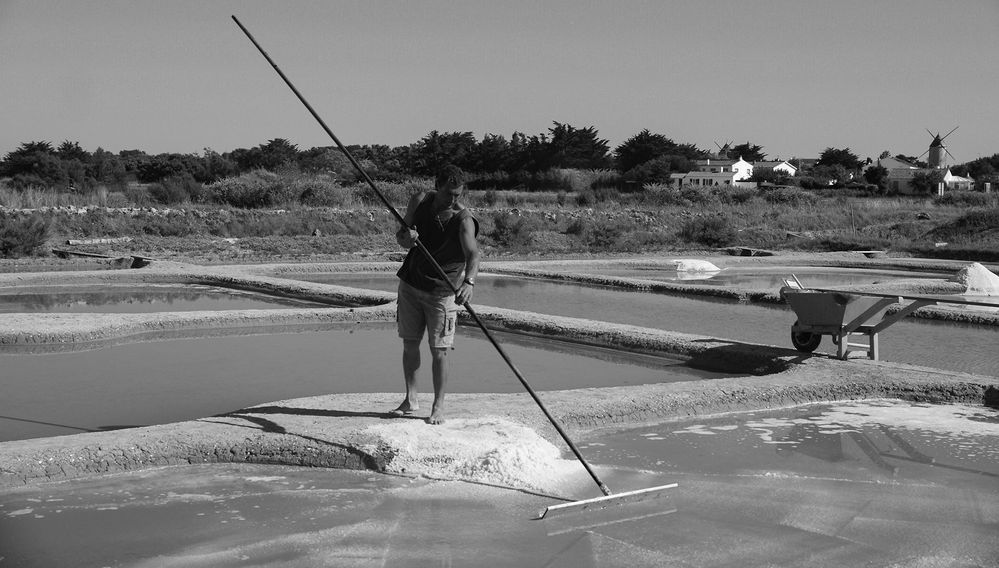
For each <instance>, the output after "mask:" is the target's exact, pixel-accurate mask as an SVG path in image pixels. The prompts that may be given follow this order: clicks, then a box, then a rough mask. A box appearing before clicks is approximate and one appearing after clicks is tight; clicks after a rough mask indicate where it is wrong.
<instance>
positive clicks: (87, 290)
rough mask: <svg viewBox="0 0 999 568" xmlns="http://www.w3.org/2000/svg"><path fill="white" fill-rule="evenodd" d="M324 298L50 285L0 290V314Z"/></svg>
mask: <svg viewBox="0 0 999 568" xmlns="http://www.w3.org/2000/svg"><path fill="white" fill-rule="evenodd" d="M328 306H329V304H320V303H318V302H309V301H306V300H299V299H296V298H286V297H281V296H269V295H266V294H259V293H255V292H246V291H241V290H233V289H230V288H221V287H218V286H206V285H201V284H143V285H104V286H99V287H98V286H73V287H68V286H50V287H46V288H42V289H39V288H36V289H33V290H32V292H31V293H21V292H17V293H11V291H10V290H0V314H2V313H18V312H32V313H33V312H43V313H44V312H64V313H150V312H187V311H199V310H253V309H274V308H305V307H328Z"/></svg>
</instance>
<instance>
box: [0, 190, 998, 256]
mask: <svg viewBox="0 0 999 568" xmlns="http://www.w3.org/2000/svg"><path fill="white" fill-rule="evenodd" d="M553 175H558V176H566V179H570V180H571V182H572V185H573V187H578V188H579V189H578V191H574V192H566V191H551V192H527V191H520V190H497V189H488V190H487V189H482V190H468V191H466V197H465V202H466V204H467V205H468V206H470V207H471V208H472V209H473V211H475V213H476V215H477V217H478V219H479V221H480V224H481V227H480V243H481V245H482V246H483V249H484V251H486V253H487V254H501V253H517V254H531V253H542V254H543V253H546V252H550V253H562V254H565V253H580V254H599V253H615V252H631V253H643V252H657V251H671V252H672V251H682V250H710V249H717V248H719V247H726V246H745V247H752V248H763V249H774V250H859V249H888V250H890V251H893V252H895V253H899V254H915V255H926V256H935V257H946V255H948V254H953V257H954V258H960V259H964V260H985V261H988V260H991V259H994V258H999V230H997V229H996V227H999V203H997V201H996V199H995V196H993V195H986V194H975V195H963V196H954V197H951V198H949V199H940V198H933V199H931V198H923V199H918V198H911V197H905V198H890V197H848V196H843V195H836V194H831V196H827V197H823V196H819V195H817V194H815V193H813V192H808V191H803V190H801V189H797V188H782V189H769V190H765V191H757V190H747V189H729V188H703V189H699V188H683V189H679V190H678V189H676V188H670V187H668V186H649V187H647V188H646V191H644V192H635V193H619V192H617V191H616V190H614V189H613V188H606V187H600V184H599V183H597V182H598V181H599V180H600V179H601V176H604V175H605V174H604V173H601V172H595V173H590V174H588V175H583V174H573V173H572V172H568V171H565V172H562V171H560V172H556V173H555V174H553ZM572 176H575V177H572ZM431 187H432V183H431V182H430V181H429V180H411V181H408V182H394V183H381V184H379V188H380V189H381V190H382V192H383V193H384V194H385V195H386V197H387V198H388V199H389V200H390V202H391V203H392V204H393V205H394V206H395V207H396V208H397V210H400V211H402V210H403V209H404V208H405V205H406V203H407V202H408V200H409V198H410V196H411V195H413V194H414V193H416V192H419V191H423V190H427V189H430V188H431ZM182 189H183V191H180V190H179V189H177V188H171V187H166V186H164V187H159V188H153V191H150V187H149V186H140V185H137V184H133V185H130V186H128V187H125V188H121V190H111V189H110V188H104V187H99V188H97V189H95V190H93V191H91V192H88V193H58V192H52V191H49V190H44V189H41V188H28V189H25V190H14V189H11V188H9V187H7V186H6V185H4V184H3V183H0V205H3V206H4V207H5V208H7V210H8V211H6V212H4V211H3V210H0V215H2V217H0V218H2V219H3V220H4V227H7V228H8V232H7V233H6V234H7V239H8V245H6V247H7V248H6V249H5V251H4V252H3V254H4V255H6V256H25V255H31V254H44V252H45V250H46V247H45V246H38V245H37V242H36V241H37V240H38V238H39V235H41V236H44V237H45V238H47V239H48V240H49V241H51V242H57V241H60V240H64V239H67V238H100V237H119V236H130V237H133V242H132V243H131V244H130V245H129V246H132V247H136V248H133V249H131V250H130V251H126V252H135V253H145V254H149V255H150V256H156V254H154V253H156V252H170V253H171V254H177V255H180V256H185V255H186V256H187V257H189V258H192V259H197V258H199V256H204V255H209V256H218V257H219V258H224V257H225V254H224V253H222V252H219V251H218V250H216V248H217V243H219V242H222V241H221V239H226V238H228V239H233V238H235V239H240V240H241V241H242V242H241V243H240V246H239V247H237V248H239V249H240V250H241V251H244V252H245V251H247V250H250V251H255V252H254V254H259V255H261V257H266V256H267V255H285V256H293V257H295V256H306V255H325V254H347V253H352V252H360V251H365V250H367V251H370V250H382V251H395V246H394V244H393V239H392V236H391V235H392V232H393V231H394V230H395V220H394V218H393V217H391V216H390V215H389V213H388V212H387V211H386V210H385V208H384V206H383V204H382V203H381V201H380V200H379V199H378V198H377V196H376V195H375V194H374V192H373V191H372V190H371V188H370V187H368V186H367V185H365V184H356V183H349V184H344V183H341V182H340V181H338V180H337V179H335V178H333V177H331V176H304V175H301V174H281V175H278V174H272V173H270V172H264V171H260V172H253V173H251V174H246V175H244V176H240V178H231V179H230V180H226V181H225V183H222V182H220V183H219V184H211V185H208V186H205V187H203V188H194V187H189V186H188V187H185V188H182ZM175 190H176V191H175ZM202 190H203V191H202ZM185 195H186V196H187V197H186V198H185V197H184V196H185ZM153 196H159V197H160V199H163V198H164V196H167V197H168V198H169V199H170V200H176V199H182V201H181V202H179V203H176V204H173V205H171V206H170V209H169V210H165V209H164V207H163V205H161V204H159V203H157V201H156V200H155V199H154V197H153ZM945 197H946V196H945ZM192 201H193V202H192ZM265 203H266V204H269V205H267V206H266V207H262V204H265ZM236 204H240V205H242V206H236ZM248 205H253V207H248ZM69 206H74V207H76V208H82V207H88V206H92V209H90V210H87V211H86V212H83V213H81V212H80V211H79V209H77V210H75V211H70V210H69V209H68V207H69ZM45 207H48V208H53V207H57V208H64V209H60V210H49V211H44V212H37V213H35V215H36V216H37V217H33V219H36V220H37V223H42V224H43V225H44V226H45V228H46V230H45V231H44V232H40V230H39V228H38V227H40V225H37V224H36V225H31V226H30V227H29V226H28V225H25V224H23V223H22V224H19V225H17V227H18V228H16V229H11V228H10V227H14V225H13V224H12V223H13V221H12V219H17V218H20V217H21V216H23V215H22V214H19V213H12V212H10V211H9V210H10V209H38V208H45ZM143 207H144V209H137V208H143ZM151 207H157V209H151ZM33 222H34V221H33ZM18 239H21V240H23V241H24V243H23V245H22V244H19V243H17V242H14V241H17V240H18ZM251 242H252V243H254V244H253V246H245V244H246V243H251ZM940 242H947V243H948V244H947V245H945V246H938V243H940ZM212 243H215V244H212ZM281 243H284V244H281ZM218 246H221V245H218ZM227 246H228V245H227ZM142 247H145V248H142ZM948 247H949V248H948ZM49 248H50V247H49ZM223 248H225V247H223ZM230 248H231V247H230ZM91 252H101V251H91ZM219 255H221V256H219Z"/></svg>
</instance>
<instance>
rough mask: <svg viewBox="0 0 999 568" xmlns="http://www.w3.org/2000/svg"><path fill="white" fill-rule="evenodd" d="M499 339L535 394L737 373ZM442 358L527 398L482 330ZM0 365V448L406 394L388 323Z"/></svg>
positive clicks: (464, 334) (481, 382) (493, 388)
mask: <svg viewBox="0 0 999 568" xmlns="http://www.w3.org/2000/svg"><path fill="white" fill-rule="evenodd" d="M495 335H496V337H497V341H499V342H500V343H501V345H503V347H504V350H505V351H506V352H507V353H508V355H509V356H510V358H511V359H512V360H513V361H514V362H515V363H516V365H517V368H518V369H520V371H521V372H522V373H523V375H524V376H525V377H526V378H527V380H528V381H529V382H530V384H531V386H532V387H533V388H534V389H535V390H540V391H544V390H560V389H571V388H586V387H604V386H621V385H637V384H647V383H657V382H674V381H689V380H700V379H710V378H718V377H724V376H736V375H735V374H733V373H728V374H722V373H713V372H709V371H702V370H697V369H692V368H690V367H687V366H685V365H684V364H683V361H680V360H676V359H669V358H665V357H654V356H646V355H638V354H630V353H622V352H618V351H615V350H611V349H599V348H592V347H583V346H578V345H574V344H571V343H564V342H559V341H544V340H540V339H531V338H525V337H523V336H518V335H513V334H505V333H496V334H495ZM422 350H423V361H424V365H423V368H422V369H421V383H422V384H421V390H422V392H423V393H425V394H424V396H425V397H428V396H432V393H433V390H432V387H431V381H430V371H429V365H430V360H429V352H428V350H427V347H426V345H425V344H424V345H423V347H422ZM449 360H450V362H451V373H450V380H449V383H448V390H449V392H466V393H482V392H522V390H523V387H522V386H521V384H520V382H519V381H517V379H516V377H515V376H514V375H513V374H512V372H511V371H510V370H509V368H508V367H507V366H506V365H505V363H504V362H503V360H502V359H501V358H500V356H499V355H498V354H497V353H496V351H495V350H494V348H493V347H492V345H491V344H490V343H489V342H488V341H487V340H486V339H485V337H484V336H483V335H482V333H481V332H480V331H479V330H477V329H469V328H464V327H462V328H459V330H458V337H457V338H456V341H455V349H454V350H453V351H451V352H450V355H449ZM0 368H3V369H4V375H3V376H4V395H3V396H2V397H0V441H4V440H16V439H25V438H34V437H41V436H56V435H63V434H72V433H78V432H85V431H94V430H107V429H115V428H120V427H128V426H144V425H149V424H162V423H167V422H176V421H181V420H191V419H196V418H201V417H205V416H213V415H216V414H220V413H225V412H230V411H233V410H238V409H240V408H244V407H246V406H249V405H254V404H262V403H265V402H270V401H275V400H283V399H289V398H298V397H306V396H315V395H321V394H330V393H352V392H362V393H381V392H400V393H401V392H403V380H402V371H401V368H402V344H401V341H400V340H399V338H398V337H397V335H396V329H395V324H391V323H390V324H357V325H341V326H329V327H328V328H327V329H326V330H325V331H315V330H309V331H301V332H297V333H296V332H291V331H289V332H287V333H270V334H258V335H238V336H223V337H201V338H195V339H173V340H167V341H154V342H145V343H129V344H125V345H121V346H113V347H106V348H103V349H96V350H91V351H79V352H67V353H48V354H30V353H9V352H8V353H4V352H2V351H0ZM473 377H474V380H472V378H473ZM424 400H425V401H426V400H427V399H424ZM427 407H428V408H429V403H428V404H427ZM372 410H375V411H377V410H380V409H372ZM386 410H388V409H386Z"/></svg>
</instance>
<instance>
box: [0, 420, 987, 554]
mask: <svg viewBox="0 0 999 568" xmlns="http://www.w3.org/2000/svg"><path fill="white" fill-rule="evenodd" d="M426 427H427V428H433V427H431V426H426ZM997 439H999V424H997V413H996V411H994V410H990V409H984V408H980V407H968V406H960V405H952V406H929V405H920V404H906V403H897V402H887V401H884V402H873V403H871V402H868V403H851V404H826V405H815V406H808V407H799V408H795V409H785V410H781V411H776V412H762V413H760V412H754V413H742V414H730V415H725V416H718V417H713V418H707V419H705V418H697V419H693V420H687V421H685V422H682V423H670V424H661V425H658V426H656V427H653V428H640V429H631V430H620V431H616V432H611V433H605V434H602V435H599V436H595V437H591V438H590V439H588V440H586V441H585V443H582V444H580V446H581V447H582V448H583V451H584V453H586V454H587V456H588V457H589V458H590V460H591V461H592V462H593V463H594V464H595V465H596V467H597V468H598V470H599V471H600V474H601V476H602V477H603V479H605V480H606V481H607V482H608V485H610V486H611V487H612V488H614V489H615V491H617V492H623V491H627V490H632V489H639V488H643V487H651V486H655V485H662V484H665V483H667V482H671V481H676V482H679V486H678V487H677V488H676V489H675V492H674V493H670V494H669V496H668V497H666V498H664V499H662V500H656V501H652V502H643V503H633V504H627V505H621V506H619V507H616V508H614V510H607V511H602V512H600V513H597V514H590V513H582V514H579V515H578V516H575V517H571V518H570V517H569V516H566V517H560V518H558V519H557V521H558V522H549V521H547V520H545V521H535V520H531V518H532V516H533V514H534V512H536V511H537V510H539V509H540V508H543V507H544V506H547V505H550V504H552V502H553V498H552V497H551V496H541V495H537V494H534V493H525V492H521V491H511V490H507V489H502V488H500V487H498V486H492V485H490V486H486V485H482V484H465V483H455V482H446V483H442V482H438V481H431V480H427V479H407V478H403V477H399V476H384V475H379V474H375V473H372V472H353V471H336V470H326V469H321V468H295V467H286V466H263V465H247V464H213V465H193V466H182V467H170V468H155V469H150V470H145V471H139V472H130V473H123V474H116V475H111V476H103V477H96V478H88V479H78V480H71V481H66V482H60V483H51V484H39V485H35V486H31V487H25V488H16V489H8V490H0V550H2V551H3V554H4V563H5V565H7V564H10V565H11V566H35V565H44V566H68V565H80V566H83V565H86V566H105V565H134V566H146V565H157V566H159V565H163V563H164V562H166V564H167V565H170V566H185V567H206V568H207V567H212V568H215V567H219V566H234V567H235V566H245V565H248V564H252V565H253V566H260V567H273V568H278V567H283V566H290V565H294V566H320V565H335V566H341V565H342V566H367V565H379V566H383V565H387V566H498V567H508V566H509V567H515V566H516V567H520V566H551V567H556V566H571V567H573V568H585V567H603V566H650V567H651V566H719V567H721V566H726V567H731V566H830V567H832V566H835V567H840V566H994V565H995V558H996V552H997V551H999V533H997V532H996V530H995V522H996V515H997V511H999V494H997V493H996V491H995V488H996V486H997V485H996V484H997V477H996V476H997V475H999V472H997V466H996V457H997V455H996V454H997V453H999V450H997V447H996V440H997ZM861 446H863V447H861ZM879 462H880V463H879ZM656 464H659V465H656ZM650 465H652V466H653V467H652V468H651V469H653V470H657V471H648V470H649V469H650V467H649V466H650ZM886 465H887V466H890V467H886ZM610 466H613V467H610ZM636 468H640V469H636ZM664 470H665V471H664ZM608 474H609V475H608ZM579 477H580V479H567V480H566V485H567V486H573V487H575V486H576V485H577V484H578V483H579V481H584V482H586V484H587V485H588V486H587V487H586V488H585V490H584V491H583V492H581V493H580V495H579V498H583V497H593V496H595V495H594V492H595V491H596V489H595V488H594V487H593V484H592V483H591V482H590V480H589V479H588V478H587V476H586V475H585V474H583V473H580V476H579ZM580 487H582V486H580ZM597 493H599V492H597ZM150 527H155V530H150ZM123 559H124V560H123ZM123 561H124V562H125V564H122V562H123Z"/></svg>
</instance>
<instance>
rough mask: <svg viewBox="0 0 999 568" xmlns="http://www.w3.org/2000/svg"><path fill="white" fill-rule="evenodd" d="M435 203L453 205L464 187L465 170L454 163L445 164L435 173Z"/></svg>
mask: <svg viewBox="0 0 999 568" xmlns="http://www.w3.org/2000/svg"><path fill="white" fill-rule="evenodd" d="M435 185H436V187H437V203H438V205H441V206H444V205H447V206H453V205H454V204H455V203H457V202H458V199H459V198H460V197H461V194H462V193H463V192H464V189H465V172H463V171H461V168H459V167H458V166H454V165H450V164H449V165H447V166H444V167H443V168H441V170H440V172H438V173H437V181H436V184H435Z"/></svg>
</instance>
